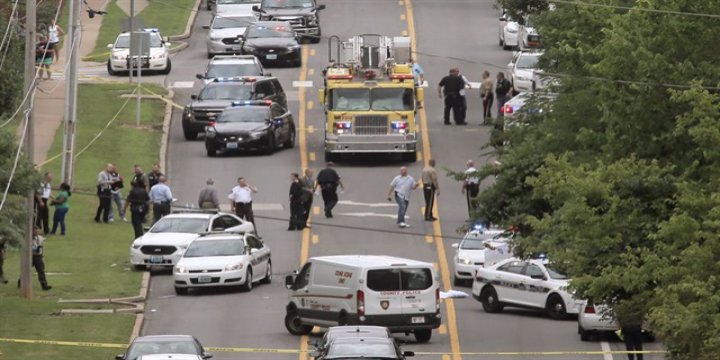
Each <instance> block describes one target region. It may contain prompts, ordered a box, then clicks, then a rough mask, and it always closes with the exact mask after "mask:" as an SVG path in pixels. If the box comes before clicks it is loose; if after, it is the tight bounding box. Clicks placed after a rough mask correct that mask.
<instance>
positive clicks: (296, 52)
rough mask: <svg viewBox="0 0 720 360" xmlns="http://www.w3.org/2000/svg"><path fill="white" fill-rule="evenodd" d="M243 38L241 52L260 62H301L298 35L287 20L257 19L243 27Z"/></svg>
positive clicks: (291, 63)
mask: <svg viewBox="0 0 720 360" xmlns="http://www.w3.org/2000/svg"><path fill="white" fill-rule="evenodd" d="M243 39H244V40H243V45H242V53H243V54H248V55H255V56H257V58H258V59H260V61H261V62H286V63H289V64H290V65H293V66H300V65H301V63H302V55H300V43H299V42H298V37H297V36H296V35H295V32H294V31H293V29H292V27H291V26H290V23H289V22H287V21H259V22H257V23H255V24H252V25H250V26H248V27H247V28H246V29H245V34H244V35H243Z"/></svg>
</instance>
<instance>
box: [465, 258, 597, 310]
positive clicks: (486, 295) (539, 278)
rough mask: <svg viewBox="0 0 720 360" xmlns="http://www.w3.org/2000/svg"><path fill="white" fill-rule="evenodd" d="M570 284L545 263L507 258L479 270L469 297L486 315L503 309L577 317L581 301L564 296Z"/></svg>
mask: <svg viewBox="0 0 720 360" xmlns="http://www.w3.org/2000/svg"><path fill="white" fill-rule="evenodd" d="M569 282H570V280H569V279H568V278H567V276H565V275H563V274H561V273H559V272H557V271H555V270H553V269H552V267H550V266H549V265H548V261H547V260H546V259H533V260H521V259H517V258H510V259H506V260H503V261H501V262H499V263H497V264H495V265H493V266H490V267H487V268H481V269H478V271H477V275H476V276H475V280H474V281H473V288H472V294H473V297H474V298H475V299H477V300H478V301H480V302H481V303H482V306H483V309H484V310H485V311H486V312H489V313H497V312H501V311H502V310H503V308H504V307H505V306H515V307H525V308H534V309H543V310H545V311H546V312H547V314H548V315H549V316H550V317H551V318H553V319H558V320H559V319H565V318H566V317H567V316H568V314H577V313H578V312H579V311H580V307H581V306H582V305H583V301H582V300H580V299H575V298H574V297H573V295H572V294H570V293H569V292H567V286H568V283H569Z"/></svg>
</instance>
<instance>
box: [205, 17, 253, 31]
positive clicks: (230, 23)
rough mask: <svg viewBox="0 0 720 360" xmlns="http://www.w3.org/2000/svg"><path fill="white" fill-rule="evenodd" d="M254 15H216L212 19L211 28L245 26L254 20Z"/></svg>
mask: <svg viewBox="0 0 720 360" xmlns="http://www.w3.org/2000/svg"><path fill="white" fill-rule="evenodd" d="M256 21H257V19H255V17H254V16H233V17H216V18H215V21H213V24H212V28H213V29H230V28H245V27H248V26H249V25H250V24H252V23H254V22H256Z"/></svg>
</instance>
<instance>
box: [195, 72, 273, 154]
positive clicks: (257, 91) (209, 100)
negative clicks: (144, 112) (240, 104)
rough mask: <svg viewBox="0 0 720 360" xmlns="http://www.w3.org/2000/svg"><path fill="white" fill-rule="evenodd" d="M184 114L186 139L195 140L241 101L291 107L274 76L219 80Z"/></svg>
mask: <svg viewBox="0 0 720 360" xmlns="http://www.w3.org/2000/svg"><path fill="white" fill-rule="evenodd" d="M191 99H192V101H191V102H190V104H188V105H187V106H185V111H183V117H182V126H183V134H184V135H185V139H186V140H195V139H197V136H198V134H199V133H201V132H204V131H205V127H206V126H207V125H208V124H209V123H210V122H211V121H214V120H215V119H216V118H217V117H218V115H220V113H222V112H223V110H225V108H227V107H228V106H230V105H231V104H232V102H233V101H239V100H270V101H272V102H275V103H278V104H279V105H280V106H281V107H283V108H287V96H286V95H285V91H284V90H283V88H282V85H280V81H278V79H277V78H274V77H254V76H244V77H233V78H215V79H213V81H212V82H210V83H208V84H207V85H205V87H204V88H203V89H202V90H201V91H200V94H198V95H197V96H196V95H192V96H191Z"/></svg>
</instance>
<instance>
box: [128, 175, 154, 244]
mask: <svg viewBox="0 0 720 360" xmlns="http://www.w3.org/2000/svg"><path fill="white" fill-rule="evenodd" d="M149 204H150V196H149V195H148V193H147V191H146V190H145V183H144V182H141V181H136V182H133V183H132V189H131V190H130V193H129V194H128V196H127V199H126V200H125V208H124V210H123V212H124V213H127V208H128V206H129V207H130V214H131V215H130V216H131V219H130V221H131V222H132V226H133V230H134V231H135V238H136V239H137V238H139V237H141V236H142V235H143V225H142V223H143V220H144V219H145V216H146V214H147V212H148V209H149Z"/></svg>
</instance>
